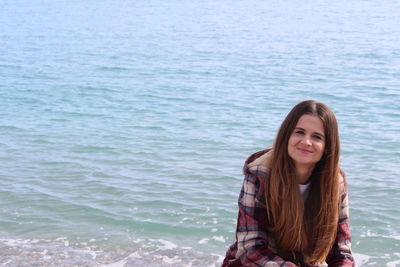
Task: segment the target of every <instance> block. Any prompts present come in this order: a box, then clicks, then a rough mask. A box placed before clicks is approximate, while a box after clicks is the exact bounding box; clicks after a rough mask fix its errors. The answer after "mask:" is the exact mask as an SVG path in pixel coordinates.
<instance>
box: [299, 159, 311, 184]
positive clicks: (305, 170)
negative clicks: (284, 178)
mask: <svg viewBox="0 0 400 267" xmlns="http://www.w3.org/2000/svg"><path fill="white" fill-rule="evenodd" d="M314 167H315V164H314V165H312V166H310V165H296V177H297V182H298V183H299V184H307V183H308V181H309V180H310V177H311V174H312V172H313V170H314Z"/></svg>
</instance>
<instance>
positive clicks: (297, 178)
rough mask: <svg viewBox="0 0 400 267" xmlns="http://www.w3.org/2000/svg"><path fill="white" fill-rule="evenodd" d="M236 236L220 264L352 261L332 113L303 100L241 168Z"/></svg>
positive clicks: (341, 263) (344, 185) (349, 263)
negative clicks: (268, 144) (267, 146)
mask: <svg viewBox="0 0 400 267" xmlns="http://www.w3.org/2000/svg"><path fill="white" fill-rule="evenodd" d="M244 174H245V179H244V183H243V187H242V191H241V194H240V197H239V216H238V221H237V229H236V241H235V242H234V243H233V244H232V246H231V247H230V248H229V250H228V252H227V254H226V257H225V259H224V261H223V264H222V266H319V264H320V263H323V262H327V263H328V266H354V265H355V263H354V259H353V256H352V254H351V248H350V247H351V244H350V230H349V221H348V200H347V183H346V179H345V175H344V172H343V171H342V170H341V169H340V167H339V133H338V126H337V121H336V118H335V115H334V114H333V112H332V111H331V110H330V109H329V108H328V107H327V106H326V105H324V104H322V103H317V102H315V101H312V100H309V101H303V102H301V103H299V104H297V105H296V106H295V107H294V108H293V109H292V110H291V111H290V113H289V114H288V115H287V117H286V118H285V120H284V121H283V122H282V125H281V127H280V129H279V132H278V134H277V137H276V139H275V144H274V146H273V148H272V149H266V150H263V151H259V152H257V153H254V154H253V155H251V156H250V157H249V158H248V159H247V161H246V163H245V166H244Z"/></svg>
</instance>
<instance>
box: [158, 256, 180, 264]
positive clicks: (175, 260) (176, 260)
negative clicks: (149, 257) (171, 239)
mask: <svg viewBox="0 0 400 267" xmlns="http://www.w3.org/2000/svg"><path fill="white" fill-rule="evenodd" d="M161 259H162V261H163V262H164V263H167V264H177V263H181V262H182V260H180V259H179V258H178V256H174V257H173V258H170V257H168V256H161Z"/></svg>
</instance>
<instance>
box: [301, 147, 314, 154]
mask: <svg viewBox="0 0 400 267" xmlns="http://www.w3.org/2000/svg"><path fill="white" fill-rule="evenodd" d="M298 150H299V151H300V152H301V153H303V154H310V153H312V151H310V150H308V149H305V148H298Z"/></svg>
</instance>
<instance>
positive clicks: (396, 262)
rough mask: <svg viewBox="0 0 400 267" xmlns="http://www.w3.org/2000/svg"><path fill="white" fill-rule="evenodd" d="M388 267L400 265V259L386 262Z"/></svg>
mask: <svg viewBox="0 0 400 267" xmlns="http://www.w3.org/2000/svg"><path fill="white" fill-rule="evenodd" d="M386 266H387V267H398V266H400V260H397V261H391V262H388V263H387V264H386Z"/></svg>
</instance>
